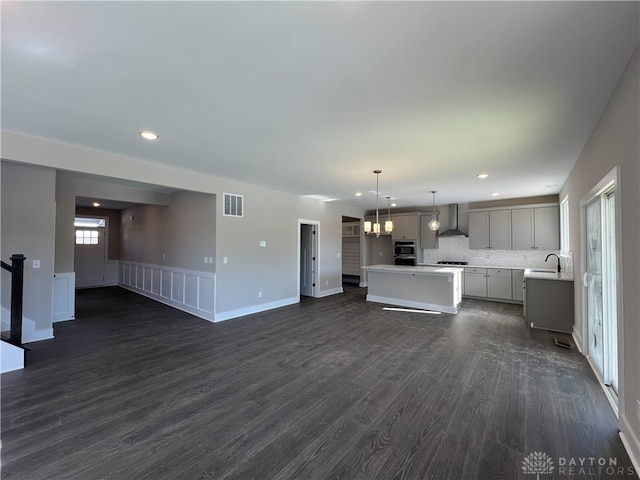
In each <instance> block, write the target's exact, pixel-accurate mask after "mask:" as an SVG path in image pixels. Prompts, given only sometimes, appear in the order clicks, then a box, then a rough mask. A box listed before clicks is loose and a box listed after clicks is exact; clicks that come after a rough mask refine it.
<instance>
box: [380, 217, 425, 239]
mask: <svg viewBox="0 0 640 480" xmlns="http://www.w3.org/2000/svg"><path fill="white" fill-rule="evenodd" d="M386 219H387V216H386V215H385V216H384V218H383V217H382V216H381V217H380V225H381V228H382V229H384V221H385V220H386ZM391 220H392V221H393V232H391V238H392V239H393V240H418V214H416V213H413V214H407V215H391Z"/></svg>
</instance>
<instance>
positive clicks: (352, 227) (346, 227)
mask: <svg viewBox="0 0 640 480" xmlns="http://www.w3.org/2000/svg"><path fill="white" fill-rule="evenodd" d="M342 236H343V237H360V222H344V223H343V224H342Z"/></svg>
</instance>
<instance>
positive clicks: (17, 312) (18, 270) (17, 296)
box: [2, 253, 27, 346]
mask: <svg viewBox="0 0 640 480" xmlns="http://www.w3.org/2000/svg"><path fill="white" fill-rule="evenodd" d="M26 259H27V257H25V256H24V255H23V254H21V253H17V254H13V255H11V265H9V264H8V263H5V262H2V268H3V269H4V270H6V271H8V272H9V273H11V329H10V332H9V338H8V339H6V338H3V340H8V341H9V342H10V343H12V344H14V345H17V346H22V298H23V291H24V261H25V260H26Z"/></svg>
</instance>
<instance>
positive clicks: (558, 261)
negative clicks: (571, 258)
mask: <svg viewBox="0 0 640 480" xmlns="http://www.w3.org/2000/svg"><path fill="white" fill-rule="evenodd" d="M551 255H553V256H554V257H556V258H557V259H558V273H560V257H559V256H558V255H556V254H555V253H550V254H549V255H547V258H545V259H544V261H545V262H546V261H547V260H549V257H550V256H551Z"/></svg>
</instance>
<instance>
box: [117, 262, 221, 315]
mask: <svg viewBox="0 0 640 480" xmlns="http://www.w3.org/2000/svg"><path fill="white" fill-rule="evenodd" d="M215 281H216V278H215V274H213V273H209V272H199V271H195V270H184V269H181V268H173V267H164V266H161V265H152V264H148V263H138V262H128V261H123V260H119V261H118V285H120V286H121V287H123V288H126V289H128V290H131V291H134V292H136V293H139V294H141V295H144V296H146V297H149V298H152V299H154V300H157V301H158V302H162V303H164V304H166V305H170V306H172V307H175V308H178V309H180V310H184V311H185V312H189V313H191V314H193V315H196V316H197V317H200V318H204V319H205V320H209V321H211V322H213V320H214V316H213V309H214V300H213V299H214V292H215Z"/></svg>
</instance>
